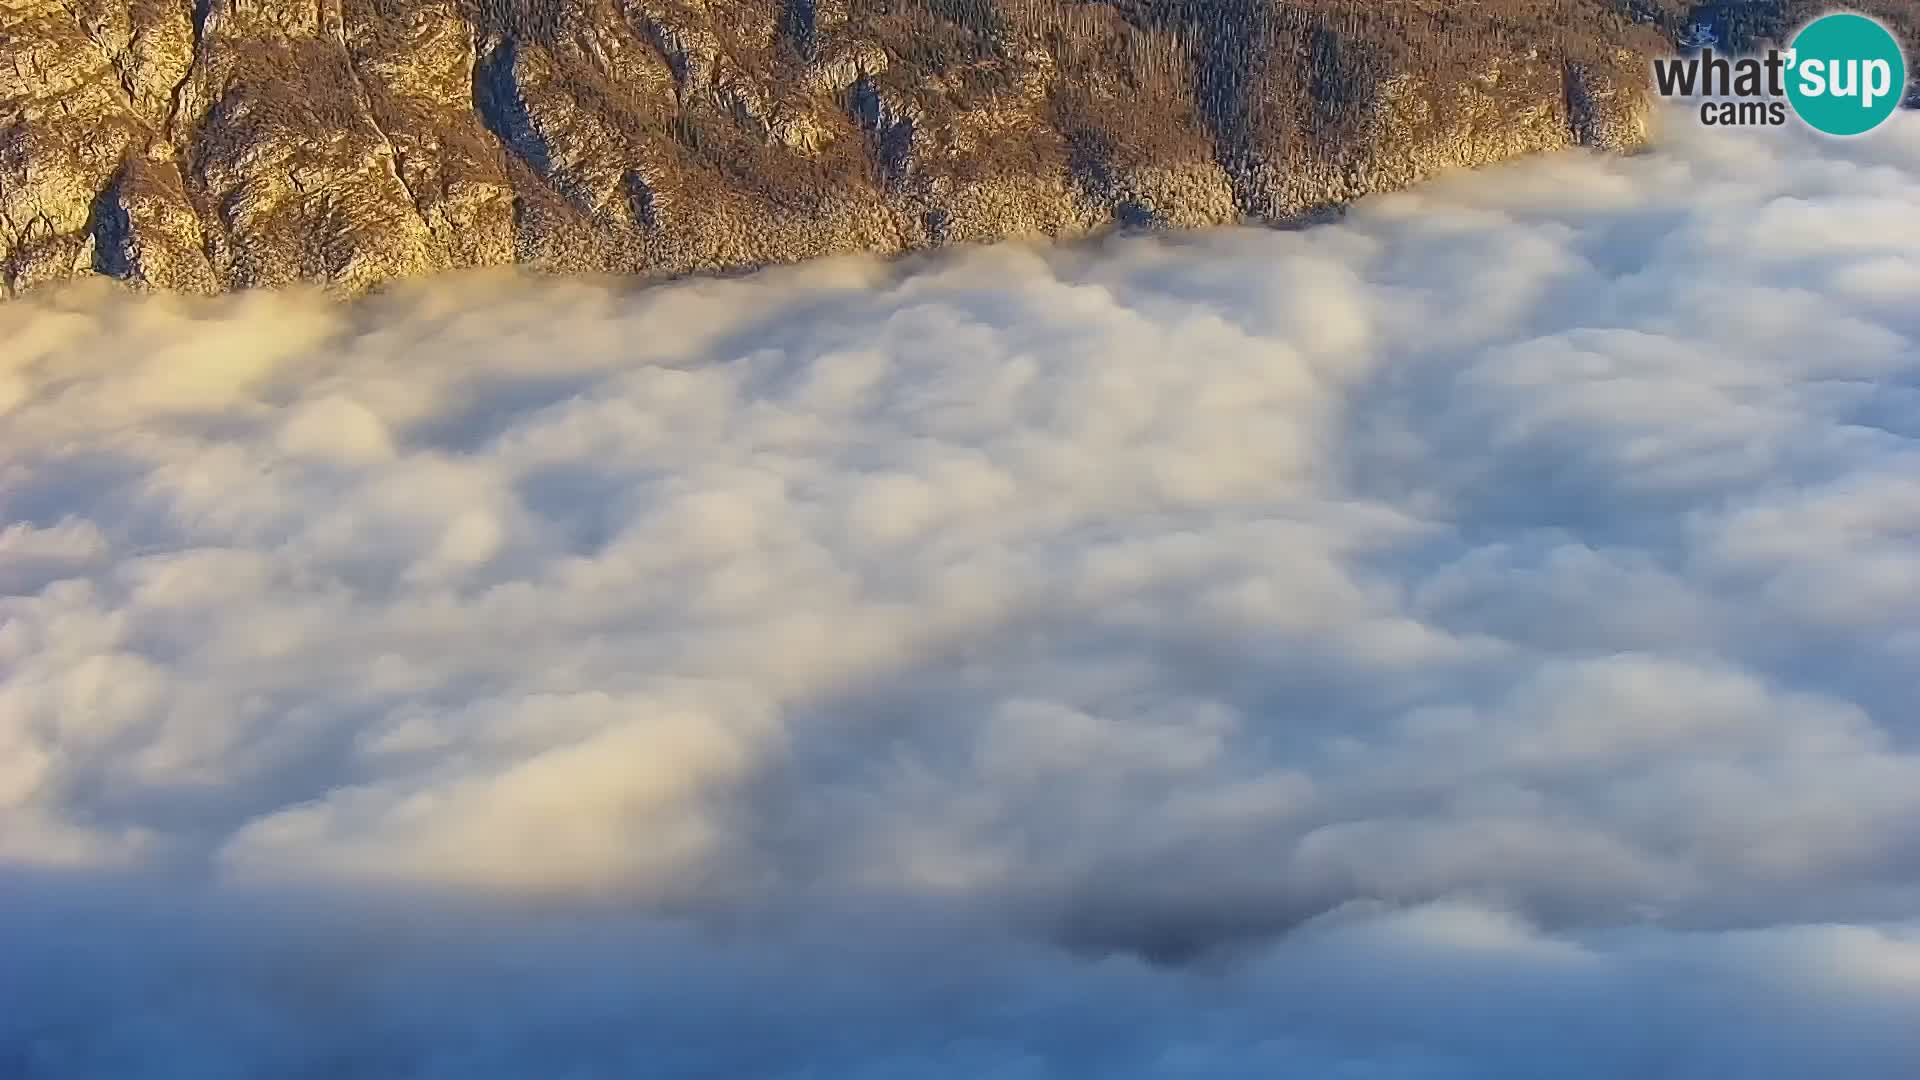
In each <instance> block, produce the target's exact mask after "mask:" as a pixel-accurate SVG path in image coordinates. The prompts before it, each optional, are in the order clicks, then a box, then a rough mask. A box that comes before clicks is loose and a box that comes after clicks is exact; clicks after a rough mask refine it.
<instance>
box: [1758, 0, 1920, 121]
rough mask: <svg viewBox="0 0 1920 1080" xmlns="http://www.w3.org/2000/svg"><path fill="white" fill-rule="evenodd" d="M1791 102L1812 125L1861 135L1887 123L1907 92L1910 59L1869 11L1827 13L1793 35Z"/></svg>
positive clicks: (1789, 73)
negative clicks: (1864, 13) (1908, 60)
mask: <svg viewBox="0 0 1920 1080" xmlns="http://www.w3.org/2000/svg"><path fill="white" fill-rule="evenodd" d="M1792 48H1793V51H1792V52H1791V53H1789V54H1788V60H1787V100H1789V101H1791V102H1793V111H1794V112H1797V113H1799V114H1800V119H1802V120H1805V121H1806V122H1807V124H1808V126H1810V127H1812V128H1813V129H1814V130H1815V131H1822V132H1825V133H1826V134H1828V135H1859V134H1862V133H1864V132H1868V131H1872V130H1873V129H1874V128H1877V127H1879V126H1880V125H1881V124H1882V123H1884V122H1885V121H1886V119H1887V117H1889V116H1892V115H1893V111H1894V110H1895V109H1898V108H1899V107H1900V99H1901V98H1903V97H1905V96H1906V93H1907V59H1906V56H1905V55H1904V54H1902V53H1901V51H1900V42H1899V41H1898V40H1896V39H1895V38H1894V36H1893V34H1892V33H1891V32H1889V31H1888V30H1887V28H1886V27H1884V26H1881V25H1880V24H1879V23H1877V22H1875V21H1874V20H1872V19H1869V18H1867V17H1866V16H1865V15H1852V14H1842V15H1822V16H1821V17H1820V18H1818V19H1815V20H1813V21H1812V22H1810V23H1808V24H1807V25H1806V26H1805V27H1804V28H1803V29H1802V30H1801V31H1800V33H1799V34H1797V35H1795V36H1794V39H1793V47H1792Z"/></svg>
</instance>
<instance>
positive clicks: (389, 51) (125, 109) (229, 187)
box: [0, 0, 1687, 294]
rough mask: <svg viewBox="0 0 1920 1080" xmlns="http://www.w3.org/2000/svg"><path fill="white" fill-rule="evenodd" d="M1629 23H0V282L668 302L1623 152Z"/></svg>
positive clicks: (63, 7) (959, 12)
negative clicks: (469, 279) (1571, 156)
mask: <svg viewBox="0 0 1920 1080" xmlns="http://www.w3.org/2000/svg"><path fill="white" fill-rule="evenodd" d="M1686 15H1687V12H1686V11H1685V10H1684V8H1683V7H1681V6H1674V5H1671V4H1663V3H1661V2H1656V0H1631V2H1628V0H1618V2H1616V0H1489V2H1481V3H1465V2H1453V0H1392V2H1388V0H1358V2H1356V0H1338V2H1335V0H1324V2H1323V0H1084V2H1082V0H1075V2H1067V0H0V280H3V281H4V287H5V289H6V291H7V292H8V293H9V294H12V293H17V292H19V291H21V290H24V289H27V288H30V287H32V286H35V285H38V284H41V283H44V282H48V281H53V280H58V279H62V278H67V277H71V276H74V275H80V274H88V273H101V274H108V275H112V276H114V277H118V278H121V279H124V280H126V281H128V282H131V283H135V284H138V285H143V286H151V287H159V288H167V289H183V290H193V291H216V290H220V289H229V288H239V287H246V286H262V285H265V286H271V285H280V284H286V283H291V282H302V281H306V282H320V283H324V284H326V285H327V286H329V287H332V288H335V289H338V290H340V291H342V292H354V291H358V290H361V289H364V288H367V287H369V286H371V285H374V284H376V283H378V282H381V281H384V280H388V279H391V278H396V277H401V276H407V275H415V274H421V273H426V272H431V271H435V270H440V269H447V268H453V267H464V266H489V265H500V264H508V263H519V264H525V265H529V266H533V267H538V268H543V269H549V270H556V271H587V270H605V271H615V272H623V273H647V274H678V273H685V272H690V271H699V270H716V269H726V268H735V267H743V266H751V265H757V264H763V263H768V262H782V261H791V260H796V259H800V258H804V257H807V256H812V255H818V254H824V253H829V252H841V251H851V250H878V251H900V250H905V249H911V248H917V247H924V246H930V245H936V244H941V243H948V242H954V241H968V240H983V239H992V238H997V237H1003V236H1007V235H1010V234H1018V233H1042V234H1051V235H1063V234H1072V233H1078V232H1084V231H1088V230H1094V229H1099V228H1102V227H1106V226H1110V225H1112V224H1115V223H1120V224H1130V225H1168V226H1192V225H1203V224H1210V223H1218V222H1224V221H1229V220H1234V219H1236V218H1239V217H1241V216H1244V215H1251V216H1255V217H1262V218H1270V219H1289V218H1295V217H1299V216H1301V215H1308V214H1312V213H1314V212H1315V211H1317V210H1320V209H1323V208H1326V207H1329V206H1332V205H1335V204H1338V203H1340V202H1342V201H1344V200H1346V199H1349V198H1352V197H1353V196H1355V195H1359V194H1362V193H1364V192H1368V191H1374V190H1379V189H1383V188H1390V187H1395V186H1400V185H1404V184H1407V183H1409V182H1411V181H1413V180H1415V179H1417V178H1419V177H1421V176H1423V175H1426V174H1429V173H1432V172H1433V171H1435V170H1438V169H1441V168H1445V167H1449V166H1459V165H1474V164H1479V163H1484V162H1489V161H1494V160H1497V159H1501V158H1507V157H1511V156H1514V155H1517V154H1523V153H1527V152H1530V151H1537V150H1545V149H1550V148H1555V147H1561V146H1567V145H1571V144H1587V145H1594V146H1601V147H1622V146H1627V145H1630V144H1632V143H1634V142H1636V141H1638V140H1639V139H1641V138H1642V136H1643V134H1644V131H1645V118H1646V103H1645V91H1644V81H1645V72H1646V57H1647V56H1648V55H1649V53H1651V52H1652V51H1655V50H1659V49H1664V48H1665V47H1666V46H1665V42H1666V40H1667V36H1668V35H1669V34H1670V33H1671V32H1672V31H1673V30H1674V29H1676V28H1677V27H1678V26H1679V25H1680V24H1681V21H1682V20H1684V19H1685V17H1686Z"/></svg>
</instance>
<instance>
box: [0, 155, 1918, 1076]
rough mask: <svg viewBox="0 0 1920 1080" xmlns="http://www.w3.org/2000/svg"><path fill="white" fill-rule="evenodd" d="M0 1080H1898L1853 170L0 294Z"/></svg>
mask: <svg viewBox="0 0 1920 1080" xmlns="http://www.w3.org/2000/svg"><path fill="white" fill-rule="evenodd" d="M0 341H4V342H5V343H6V345H5V348H4V355H0V522H4V524H0V956H4V957H6V958H7V959H5V960H4V961H0V1076H21V1077H32V1078H37V1077H61V1078H83V1077H95V1076H98V1077H115V1078H126V1077H145V1076H153V1077H175V1076H179V1077H189V1076H191V1077H195V1078H201V1077H255V1076H267V1075H272V1076H289V1077H292V1076H309V1075H310V1076H315V1077H321V1076H325V1077H362V1076H364V1077H461V1078H473V1077H496V1076H497V1077H526V1076H554V1077H581V1078H585V1077H603V1076H604V1077H616V1076H618V1077H630V1076H639V1075H645V1076H672V1077H679V1076H688V1077H693V1076H702V1077H704V1076H716V1077H719V1076H727V1077H737V1076H768V1077H783V1078H794V1080H799V1078H803V1077H805V1078H836V1080H837V1078H842V1077H846V1078H856V1077H857V1078H865V1077H874V1078H878V1077H887V1078H909V1080H911V1078H921V1077H928V1078H931V1077H941V1078H946V1077H955V1078H958V1077H966V1078H969V1080H971V1078H976V1077H1006V1078H1023V1080H1024V1078H1053V1077H1076V1078H1077V1077H1093V1076H1099V1077H1116V1078H1127V1077H1142V1078H1145V1077H1190V1076H1221V1077H1239V1076H1261V1077H1271V1076H1301V1077H1315V1078H1320V1077H1337V1078H1356V1080H1357V1078H1368V1080H1373V1078H1388V1077H1392V1078H1418V1080H1429V1078H1453V1077H1462V1078H1465V1077H1475V1078H1481V1077H1506V1076H1512V1077H1538V1076H1543V1075H1555V1076H1567V1077H1589V1076H1590V1077H1595V1078H1600V1077H1605V1078H1614V1077H1620V1076H1629V1075H1632V1076H1675V1077H1678V1076H1687V1077H1692V1076H1703V1077H1704V1076H1716V1077H1717V1076H1740V1077H1770V1076H1777V1077H1783V1078H1784V1077H1802V1076H1809V1075H1822V1076H1833V1077H1849V1078H1853V1077H1859V1078H1880V1077H1885V1078H1889V1080H1892V1078H1895V1077H1906V1076H1912V1075H1915V1074H1916V1073H1920V1038H1916V1037H1915V1036H1914V1034H1913V1033H1912V1018H1913V1017H1914V1016H1915V1015H1916V1014H1917V1010H1920V924H1916V923H1915V921H1914V920H1915V918H1916V915H1917V914H1920V716H1916V713H1915V706H1914V701H1915V699H1916V695H1915V692H1914V683H1915V676H1914V673H1915V672H1920V124H1916V123H1915V122H1912V121H1906V120H1902V121H1900V122H1898V123H1897V124H1896V125H1895V126H1894V127H1893V128H1891V129H1889V130H1886V131H1883V132H1881V133H1878V134H1876V135H1874V136H1872V137H1870V138H1865V139H1860V140H1857V141H1852V142H1841V141H1834V140H1823V139H1818V138H1815V137H1813V136H1811V135H1805V134H1794V133H1760V132H1752V131H1740V132H1734V133H1722V134H1718V135H1713V134H1703V133H1701V132H1698V131H1696V130H1693V129H1691V128H1690V127H1689V126H1687V125H1684V124H1676V125H1675V127H1674V130H1673V131H1671V132H1669V133H1668V135H1667V137H1666V138H1665V139H1664V140H1663V145H1662V146H1661V148H1660V149H1659V150H1657V151H1656V152H1654V153H1651V154H1648V155H1644V156H1639V157H1634V158H1625V159H1615V158H1601V157H1593V156H1587V155H1567V156H1561V157H1555V158H1550V159H1542V160H1536V161H1530V162H1524V163H1520V164H1517V165H1514V166H1511V167H1507V168H1502V169H1497V170H1490V171H1487V172H1484V173H1478V174H1474V175H1470V176H1469V175H1463V176H1456V177H1450V178H1446V179H1443V180H1441V181H1439V182H1436V183H1433V184H1431V185H1428V186H1426V187H1424V188H1422V189H1420V190H1418V191H1415V192H1411V193H1406V194H1401V195H1395V196H1390V197H1383V198H1376V199H1371V200H1368V201H1366V202H1364V203H1362V204H1361V205H1360V206H1358V207H1357V208H1355V209H1354V210H1353V212H1352V213H1351V214H1350V215H1349V216H1348V217H1347V218H1346V220H1345V221H1344V222H1342V223H1340V224H1338V225H1333V226H1327V227H1321V228H1314V229H1309V230H1304V231H1296V232H1275V231H1267V230H1228V231H1218V232H1210V233H1204V234H1194V235H1182V236H1171V237H1148V238H1126V239H1116V240H1113V241H1110V242H1105V243H1100V244H1093V245H1085V246H1076V247H1067V248H1032V247H1023V246H1014V245H1009V246H1001V247H995V248H990V249H980V250H966V251H957V252H948V253H943V254H940V255H937V256H933V257H928V258H925V259H919V260H908V261H905V262H898V263H882V262H877V261H872V260H865V259H852V260H842V261H830V262H824V263H816V264H812V265H809V266H805V267H800V268H794V269H787V270H779V271H773V272H768V273H763V274H759V275H755V276H752V277H748V278H741V279H733V280H724V281H713V280H707V281H690V282H685V283H680V284H674V285H670V286H666V287H660V288H653V289H635V288H631V287H628V286H625V285H621V284H617V283H597V282H583V281H559V280H530V279H526V278H521V277H487V276H471V277H459V278H452V279H446V280H442V281H437V282H432V283H428V284H424V285H419V286H414V287H408V288H402V289H397V290H394V291H393V292H391V293H388V294H386V295H383V296H380V297H376V298H372V299H369V300H366V301H362V302H359V303H356V304H353V305H348V306H335V305H329V304H326V303H324V302H321V301H318V300H315V299H311V298H303V297H299V296H292V295H250V296H239V297H231V298H226V299H222V300H219V301H215V302H211V303H207V302H193V303H189V302H185V301H178V300H169V299H161V298H147V299H131V298H127V297H123V296H119V295H115V294H109V293H107V292H104V291H102V292H91V291H86V290H79V291H72V292H67V293H63V294H60V295H56V296H51V297H41V298H38V299H31V300H27V301H22V302H14V303H9V304H6V305H0Z"/></svg>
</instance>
